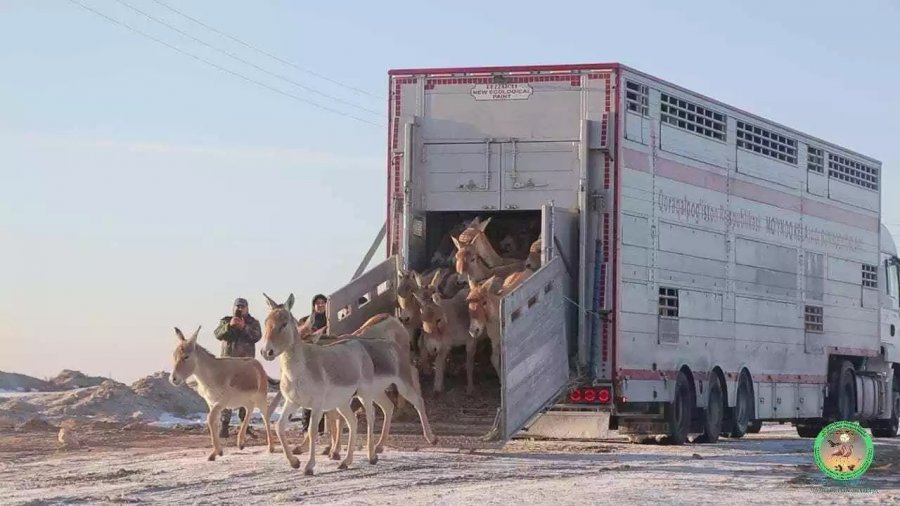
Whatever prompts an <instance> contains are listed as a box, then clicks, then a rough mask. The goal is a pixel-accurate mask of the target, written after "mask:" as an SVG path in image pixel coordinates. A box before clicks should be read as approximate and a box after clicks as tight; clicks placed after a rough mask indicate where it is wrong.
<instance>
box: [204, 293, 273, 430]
mask: <svg viewBox="0 0 900 506" xmlns="http://www.w3.org/2000/svg"><path fill="white" fill-rule="evenodd" d="M214 334H215V336H216V339H218V340H219V341H222V354H221V356H223V357H250V358H255V357H256V343H257V342H259V340H260V339H261V338H262V329H261V328H260V325H259V321H258V320H257V319H256V318H254V317H252V316H250V308H249V307H248V305H247V299H243V298H237V299H235V301H234V312H233V313H232V315H230V316H224V317H222V319H221V320H219V326H218V327H216V331H215V332H214ZM247 414H248V413H247V410H246V409H244V408H240V410H239V411H238V417H239V418H240V419H241V422H243V421H244V417H246V416H247ZM230 424H231V410H230V409H225V410H222V427H221V429H220V431H219V436H220V437H228V426H229V425H230ZM247 432H248V434H250V428H249V427H247Z"/></svg>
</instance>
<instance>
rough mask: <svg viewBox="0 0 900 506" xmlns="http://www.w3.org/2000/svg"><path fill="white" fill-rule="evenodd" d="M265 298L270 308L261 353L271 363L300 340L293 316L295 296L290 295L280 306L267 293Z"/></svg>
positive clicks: (264, 326) (264, 327) (264, 328)
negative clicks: (292, 309)
mask: <svg viewBox="0 0 900 506" xmlns="http://www.w3.org/2000/svg"><path fill="white" fill-rule="evenodd" d="M263 296H264V297H265V298H266V304H268V306H269V314H268V315H267V316H266V321H265V324H264V325H263V329H262V330H263V335H262V342H263V346H262V349H260V350H259V353H260V354H261V355H262V357H263V358H264V359H266V360H270V361H271V360H275V357H277V356H279V355H281V354H282V353H284V352H285V351H287V349H288V348H290V347H291V346H293V344H294V342H295V341H296V340H297V338H298V331H297V320H295V319H294V315H292V314H291V308H292V307H294V294H290V296H288V299H287V301H285V303H284V304H278V303H277V302H275V301H274V300H272V298H271V297H269V296H268V295H266V294H265V293H263Z"/></svg>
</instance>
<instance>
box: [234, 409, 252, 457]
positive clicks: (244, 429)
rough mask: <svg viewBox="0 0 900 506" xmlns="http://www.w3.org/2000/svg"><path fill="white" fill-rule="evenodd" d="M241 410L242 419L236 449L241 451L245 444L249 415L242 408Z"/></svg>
mask: <svg viewBox="0 0 900 506" xmlns="http://www.w3.org/2000/svg"><path fill="white" fill-rule="evenodd" d="M241 409H242V410H244V411H243V412H244V419H243V420H241V428H240V429H238V435H237V447H238V449H240V450H243V449H244V445H246V444H247V427H249V426H250V413H249V412H248V410H247V408H245V407H242V408H241Z"/></svg>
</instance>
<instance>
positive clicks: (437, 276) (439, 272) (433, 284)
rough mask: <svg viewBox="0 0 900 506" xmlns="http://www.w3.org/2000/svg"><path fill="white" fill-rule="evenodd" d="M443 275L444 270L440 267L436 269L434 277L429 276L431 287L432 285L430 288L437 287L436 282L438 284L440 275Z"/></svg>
mask: <svg viewBox="0 0 900 506" xmlns="http://www.w3.org/2000/svg"><path fill="white" fill-rule="evenodd" d="M443 275H444V272H443V271H441V270H440V269H438V270H437V271H436V272H435V273H434V277H432V278H431V287H432V288H437V287H438V284H440V282H441V277H442V276H443Z"/></svg>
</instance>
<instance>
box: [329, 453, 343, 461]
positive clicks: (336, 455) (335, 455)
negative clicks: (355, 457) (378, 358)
mask: <svg viewBox="0 0 900 506" xmlns="http://www.w3.org/2000/svg"><path fill="white" fill-rule="evenodd" d="M331 460H341V454H340V453H332V454H331Z"/></svg>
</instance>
